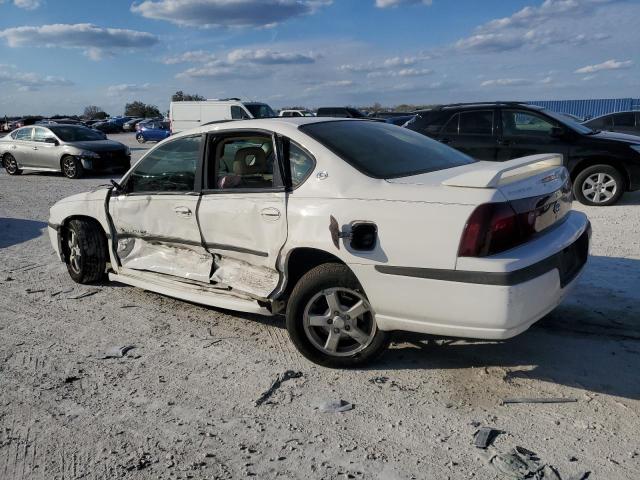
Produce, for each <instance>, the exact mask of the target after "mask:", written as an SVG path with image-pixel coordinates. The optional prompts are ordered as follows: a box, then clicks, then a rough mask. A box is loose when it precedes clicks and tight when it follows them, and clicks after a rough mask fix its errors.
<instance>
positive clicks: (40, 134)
mask: <svg viewBox="0 0 640 480" xmlns="http://www.w3.org/2000/svg"><path fill="white" fill-rule="evenodd" d="M47 138H53V139H55V137H54V135H53V133H51V132H50V131H49V130H47V129H46V128H42V127H36V128H34V132H33V141H34V142H44V141H46V140H47Z"/></svg>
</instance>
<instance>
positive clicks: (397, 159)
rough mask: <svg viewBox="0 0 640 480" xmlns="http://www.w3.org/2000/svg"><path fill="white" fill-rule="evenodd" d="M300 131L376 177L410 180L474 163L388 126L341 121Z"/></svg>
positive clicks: (375, 123)
mask: <svg viewBox="0 0 640 480" xmlns="http://www.w3.org/2000/svg"><path fill="white" fill-rule="evenodd" d="M299 128H300V130H301V131H303V132H304V133H306V134H307V135H309V136H310V137H312V138H314V139H315V140H317V141H319V142H320V143H322V144H323V145H324V146H326V147H327V148H328V149H329V150H331V151H332V152H334V153H335V154H336V155H338V156H339V157H341V158H342V159H343V160H345V161H346V162H347V163H349V164H350V165H352V166H353V167H355V168H357V169H358V170H360V171H361V172H362V173H364V174H365V175H368V176H370V177H374V178H397V177H408V176H410V175H418V174H420V173H427V172H434V171H437V170H444V169H446V168H452V167H458V166H461V165H468V164H470V163H474V160H472V159H471V158H470V157H467V156H466V155H465V154H463V153H461V152H458V151H457V150H454V149H452V148H450V147H447V146H446V145H443V144H441V143H439V142H436V141H435V140H432V139H430V138H428V137H426V136H424V135H421V134H420V133H417V132H414V131H413V130H409V129H406V128H399V127H396V126H395V125H390V124H388V123H381V122H370V121H350V120H342V121H333V122H331V121H329V122H320V123H310V124H307V125H302V126H300V127H299Z"/></svg>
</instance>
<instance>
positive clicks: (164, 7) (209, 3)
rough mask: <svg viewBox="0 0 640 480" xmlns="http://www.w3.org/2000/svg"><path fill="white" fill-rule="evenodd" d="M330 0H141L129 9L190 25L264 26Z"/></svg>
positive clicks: (145, 15)
mask: <svg viewBox="0 0 640 480" xmlns="http://www.w3.org/2000/svg"><path fill="white" fill-rule="evenodd" d="M330 3H331V0H144V1H142V2H140V3H134V4H133V5H131V11H132V12H134V13H138V14H140V15H142V16H143V17H146V18H152V19H155V20H166V21H169V22H172V23H175V24H178V25H189V26H194V27H249V26H253V27H267V26H272V25H275V24H278V23H281V22H284V21H286V20H288V19H290V18H294V17H299V16H301V15H307V14H310V13H314V12H315V11H316V10H317V9H318V8H319V7H321V6H323V5H328V4H330Z"/></svg>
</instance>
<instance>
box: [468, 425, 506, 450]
mask: <svg viewBox="0 0 640 480" xmlns="http://www.w3.org/2000/svg"><path fill="white" fill-rule="evenodd" d="M501 433H504V432H503V431H502V430H496V429H495V428H491V427H482V428H481V429H480V430H478V431H477V432H476V434H475V441H474V445H475V446H476V447H478V448H487V447H488V446H489V445H491V444H492V443H493V440H494V439H495V438H496V437H497V436H498V435H500V434H501Z"/></svg>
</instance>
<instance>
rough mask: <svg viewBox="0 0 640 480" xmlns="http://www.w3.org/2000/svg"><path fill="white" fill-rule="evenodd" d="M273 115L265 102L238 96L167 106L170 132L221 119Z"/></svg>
mask: <svg viewBox="0 0 640 480" xmlns="http://www.w3.org/2000/svg"><path fill="white" fill-rule="evenodd" d="M275 116H276V113H275V112H274V111H273V110H272V108H271V107H270V106H269V105H267V104H266V103H261V102H242V101H240V99H239V98H227V99H224V100H204V101H201V102H171V104H170V106H169V119H170V127H171V132H172V133H178V132H182V131H183V130H189V129H190V128H196V127H200V126H202V125H205V124H207V123H211V122H217V121H221V120H244V119H250V118H272V117H275Z"/></svg>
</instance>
